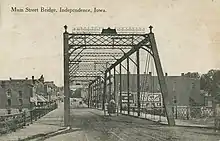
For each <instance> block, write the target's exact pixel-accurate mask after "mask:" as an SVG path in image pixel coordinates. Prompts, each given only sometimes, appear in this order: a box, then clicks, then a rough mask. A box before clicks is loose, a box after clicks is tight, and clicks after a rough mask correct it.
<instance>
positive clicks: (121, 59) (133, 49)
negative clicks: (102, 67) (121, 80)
mask: <svg viewBox="0 0 220 141" xmlns="http://www.w3.org/2000/svg"><path fill="white" fill-rule="evenodd" d="M147 42H148V40H147V39H146V38H145V39H143V40H142V41H141V42H140V43H138V45H136V46H133V47H132V49H131V50H130V51H128V52H127V53H125V54H124V56H123V57H121V58H120V59H118V60H117V61H116V62H115V63H114V64H112V65H111V66H110V67H109V68H108V69H107V70H106V71H109V70H111V69H113V68H114V67H115V66H117V65H118V64H120V63H121V62H122V61H124V60H125V59H127V58H128V57H129V56H130V55H132V54H133V53H134V52H135V51H136V50H137V49H138V48H140V47H141V46H142V45H145V44H146V43H147Z"/></svg>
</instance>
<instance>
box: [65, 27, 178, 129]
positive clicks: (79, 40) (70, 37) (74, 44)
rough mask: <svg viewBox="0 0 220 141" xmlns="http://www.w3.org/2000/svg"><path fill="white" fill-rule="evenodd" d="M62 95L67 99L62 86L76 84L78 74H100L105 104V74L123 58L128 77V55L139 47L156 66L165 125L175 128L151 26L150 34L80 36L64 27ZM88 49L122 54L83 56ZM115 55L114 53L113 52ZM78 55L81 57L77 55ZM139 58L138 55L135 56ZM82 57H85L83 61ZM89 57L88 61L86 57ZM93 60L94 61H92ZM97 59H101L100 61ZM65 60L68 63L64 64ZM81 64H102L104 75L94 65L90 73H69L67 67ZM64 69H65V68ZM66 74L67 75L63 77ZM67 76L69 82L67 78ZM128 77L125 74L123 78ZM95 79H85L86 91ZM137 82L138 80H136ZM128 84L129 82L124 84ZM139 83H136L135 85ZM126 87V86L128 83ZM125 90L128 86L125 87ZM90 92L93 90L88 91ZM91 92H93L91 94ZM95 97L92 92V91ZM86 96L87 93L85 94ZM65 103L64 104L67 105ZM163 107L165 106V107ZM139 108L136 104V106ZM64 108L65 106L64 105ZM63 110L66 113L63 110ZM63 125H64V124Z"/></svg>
mask: <svg viewBox="0 0 220 141" xmlns="http://www.w3.org/2000/svg"><path fill="white" fill-rule="evenodd" d="M64 48H65V49H66V50H65V49H64V62H65V63H64V64H65V65H64V76H65V78H64V79H67V80H64V94H65V96H67V97H68V96H69V95H68V93H69V92H68V91H69V88H68V86H66V85H69V83H68V81H70V80H71V82H77V81H79V79H78V78H77V79H76V78H74V77H75V76H80V75H88V74H90V75H95V76H96V75H99V76H100V75H104V82H103V83H104V90H103V104H104V103H105V98H106V92H107V91H106V90H105V89H106V85H107V82H106V81H107V77H108V76H107V75H108V73H109V75H111V70H112V69H115V67H116V66H117V65H120V66H121V63H122V61H124V60H126V59H127V64H128V65H127V71H128V72H127V74H129V60H130V59H129V56H130V55H132V54H133V53H134V52H137V51H139V49H140V48H142V49H144V50H146V51H147V52H149V53H150V54H151V55H152V56H153V58H154V61H155V66H156V70H157V73H158V79H159V82H160V86H161V92H162V95H163V98H164V101H165V102H164V103H165V109H166V112H167V120H168V124H169V125H175V121H174V119H173V115H172V112H171V111H170V108H169V107H168V106H167V105H169V103H168V102H167V100H168V99H166V98H167V95H168V91H167V86H166V82H165V78H164V76H163V71H162V67H161V63H160V59H159V55H158V50H157V46H156V42H155V38H154V34H153V33H152V27H150V33H148V34H117V33H114V34H110V32H109V34H101V33H100V34H84V33H82V34H81V33H68V32H67V26H65V32H64ZM91 49H96V51H95V52H97V51H98V50H101V49H102V50H109V49H112V50H117V51H122V52H123V53H124V54H123V55H121V56H120V55H119V56H117V55H116V54H115V56H114V54H108V53H106V54H104V55H98V53H94V54H92V55H91V54H89V53H87V54H86V53H85V52H84V51H85V50H91ZM125 49H127V51H125ZM116 53H118V52H116ZM81 54H82V55H81ZM83 54H84V55H83ZM137 56H139V55H137ZM85 57H86V58H85ZM87 57H90V58H87ZM93 57H96V58H93ZM101 57H105V58H104V59H103V58H101ZM111 57H113V58H111ZM116 57H120V58H116ZM67 60H68V63H67ZM85 62H87V63H88V62H90V63H93V64H95V63H97V62H102V63H104V64H106V70H105V72H104V73H100V74H98V73H97V72H98V71H97V69H96V67H95V66H94V69H93V70H90V71H83V72H80V71H78V70H77V71H76V72H75V73H71V74H70V71H69V69H71V68H72V66H71V67H70V64H71V63H73V64H74V63H78V65H79V66H80V64H82V63H85ZM109 62H112V64H111V65H110V66H108V65H107V64H108V63H109ZM136 65H137V68H138V67H139V63H136ZM67 66H68V67H67ZM67 74H68V76H67ZM70 77H71V78H72V79H70ZM127 77H128V78H129V75H128V76H127ZM97 80H98V78H94V79H93V80H92V79H91V80H89V81H88V82H89V91H90V90H91V87H94V86H93V84H94V83H95V84H97ZM138 80H139V79H138ZM80 81H83V82H84V81H87V80H82V79H80ZM128 82H129V81H128ZM110 83H111V80H110V79H109V84H110ZM137 84H139V82H138V83H137ZM128 85H129V83H128ZM109 87H110V89H109V93H111V85H110V86H109ZM128 87H129V86H128ZM92 89H93V88H92ZM93 91H94V90H93ZM94 92H95V91H94ZM95 94H96V92H95ZM89 95H90V94H89ZM67 99H68V98H66V99H65V100H67ZM67 104H68V102H67ZM166 104H167V105H166ZM138 106H140V105H138ZM64 107H66V106H64ZM65 110H67V109H66V108H65ZM66 113H69V111H67V112H66ZM66 116H67V114H65V117H66ZM65 117H64V119H65V121H66V122H67V121H69V119H68V118H67V117H66V118H65ZM66 122H65V125H67V124H66Z"/></svg>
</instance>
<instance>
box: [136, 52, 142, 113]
mask: <svg viewBox="0 0 220 141" xmlns="http://www.w3.org/2000/svg"><path fill="white" fill-rule="evenodd" d="M139 50H140V49H139V48H138V49H137V52H136V53H137V54H136V55H137V106H138V116H140V108H141V103H140V57H139V55H140V54H139Z"/></svg>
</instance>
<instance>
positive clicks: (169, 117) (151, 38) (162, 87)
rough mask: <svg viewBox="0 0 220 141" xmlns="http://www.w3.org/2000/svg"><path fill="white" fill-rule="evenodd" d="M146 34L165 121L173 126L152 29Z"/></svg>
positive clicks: (170, 107)
mask: <svg viewBox="0 0 220 141" xmlns="http://www.w3.org/2000/svg"><path fill="white" fill-rule="evenodd" d="M148 36H149V39H150V44H151V50H152V52H153V58H154V62H155V67H156V70H157V75H158V79H159V84H160V88H161V93H162V96H163V103H164V106H165V111H166V115H167V121H168V124H169V125H170V126H174V125H175V120H174V116H173V111H172V104H171V103H170V102H169V99H168V89H167V84H166V80H165V77H164V73H163V70H162V66H161V62H160V57H159V54H158V50H157V45H156V41H155V37H154V33H152V29H151V32H150V33H149V34H148Z"/></svg>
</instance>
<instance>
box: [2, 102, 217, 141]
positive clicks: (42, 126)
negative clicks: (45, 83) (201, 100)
mask: <svg viewBox="0 0 220 141" xmlns="http://www.w3.org/2000/svg"><path fill="white" fill-rule="evenodd" d="M63 109H64V108H63V104H60V106H59V108H58V109H56V110H54V111H52V112H50V113H48V114H47V115H46V116H44V117H42V119H40V120H38V121H37V122H35V123H34V124H32V125H30V126H27V127H26V128H24V129H21V130H18V131H17V132H13V133H10V134H8V135H4V136H1V137H0V140H2V141H5V140H8V141H10V140H18V137H19V136H20V138H21V139H25V138H27V137H30V139H31V138H32V139H31V140H39V139H42V138H43V139H44V140H46V141H60V140H63V141H72V140H78V141H135V140H138V141H146V140H154V141H157V140H158V141H159V140H160V141H172V140H173V141H177V140H179V141H185V140H190V141H194V140H195V141H197V140H200V141H208V140H216V141H217V140H218V139H219V138H220V135H219V134H217V133H213V130H209V129H201V128H187V127H168V126H165V125H160V124H157V123H155V122H152V121H149V120H143V119H138V118H134V117H131V116H123V115H119V116H112V117H107V116H104V115H103V111H100V110H97V109H88V108H72V109H71V111H70V112H71V126H72V129H71V130H64V128H63V127H62V126H63ZM61 129H62V130H61ZM59 130H60V131H59ZM192 133H193V134H192ZM34 136H36V137H34ZM37 137H38V138H37Z"/></svg>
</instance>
